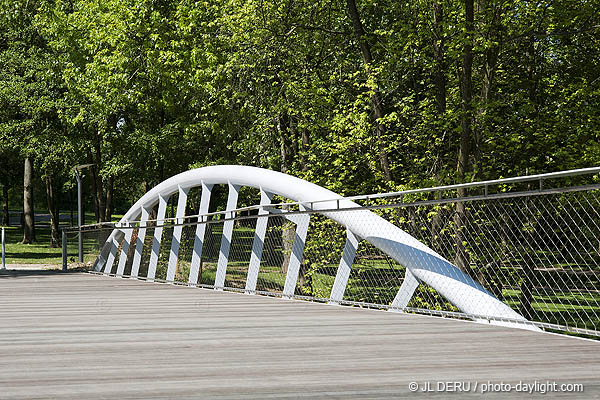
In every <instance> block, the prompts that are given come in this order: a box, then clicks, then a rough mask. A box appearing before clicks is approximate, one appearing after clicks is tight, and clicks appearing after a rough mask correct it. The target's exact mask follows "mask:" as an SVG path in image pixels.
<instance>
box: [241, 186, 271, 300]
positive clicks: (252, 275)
mask: <svg viewBox="0 0 600 400" xmlns="http://www.w3.org/2000/svg"><path fill="white" fill-rule="evenodd" d="M272 198H273V195H272V194H271V193H267V192H265V191H264V190H262V189H261V190H260V204H261V205H263V206H266V205H268V204H271V199H272ZM268 214H269V212H268V211H267V210H265V209H264V208H261V209H260V210H258V215H259V217H258V218H257V219H256V228H255V229H254V241H253V242H252V254H251V255H250V265H249V266H248V277H247V278H246V289H245V290H246V293H250V294H253V293H254V291H255V290H256V283H257V281H258V272H259V270H260V260H261V259H262V253H263V246H264V244H265V234H266V232H267V224H268V222H269V218H268V217H267V216H266V215H268Z"/></svg>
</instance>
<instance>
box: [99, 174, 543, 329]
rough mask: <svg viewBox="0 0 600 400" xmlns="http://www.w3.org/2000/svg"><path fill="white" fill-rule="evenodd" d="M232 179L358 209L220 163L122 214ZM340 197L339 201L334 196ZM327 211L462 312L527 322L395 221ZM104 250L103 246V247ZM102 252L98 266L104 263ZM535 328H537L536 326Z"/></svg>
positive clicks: (326, 206)
mask: <svg viewBox="0 0 600 400" xmlns="http://www.w3.org/2000/svg"><path fill="white" fill-rule="evenodd" d="M202 184H204V185H215V184H229V185H236V186H249V187H254V188H259V189H261V190H263V191H265V192H269V193H274V194H277V195H280V196H283V197H286V198H289V199H291V200H294V201H297V202H307V203H310V202H316V201H320V200H332V201H324V202H319V203H312V205H311V206H312V207H313V210H315V211H319V210H331V209H334V208H336V207H337V206H338V203H339V208H359V207H360V206H359V205H358V204H356V203H354V202H352V201H349V200H343V199H342V197H341V196H339V195H337V194H336V193H334V192H332V191H330V190H327V189H325V188H323V187H320V186H318V185H315V184H313V183H310V182H307V181H304V180H302V179H299V178H296V177H293V176H290V175H286V174H283V173H280V172H275V171H270V170H266V169H261V168H256V167H247V166H236V165H220V166H211V167H204V168H199V169H194V170H191V171H186V172H183V173H181V174H179V175H176V176H173V177H171V178H169V179H167V180H165V181H164V182H162V183H160V184H159V185H157V186H156V187H154V188H152V189H151V190H150V191H149V192H148V193H146V194H145V195H144V196H142V197H141V198H140V199H139V200H138V201H137V202H136V203H135V204H134V205H133V206H132V207H131V208H130V209H129V211H128V212H127V213H126V214H125V215H124V216H123V218H122V219H121V221H122V222H126V221H128V220H129V221H132V220H136V219H137V218H138V217H139V214H140V212H141V211H140V210H142V209H143V208H146V209H148V208H151V207H153V206H154V205H155V204H156V203H157V202H158V199H159V196H160V197H162V198H168V197H169V196H170V195H172V194H173V193H176V192H177V191H178V190H179V188H180V187H181V188H185V189H189V188H192V187H196V186H200V185H202ZM336 199H339V200H336ZM321 213H322V214H323V215H325V216H327V217H329V218H331V219H333V220H335V221H337V222H339V223H340V224H342V225H344V226H345V227H346V228H348V229H349V230H350V231H351V232H353V233H354V234H356V235H357V236H359V237H361V238H363V239H365V240H367V241H368V242H370V243H371V244H373V245H374V246H375V247H377V248H379V249H380V250H382V251H383V252H385V253H386V254H388V255H389V256H390V257H392V258H393V259H394V260H396V261H397V262H399V263H400V264H401V265H403V266H405V267H406V268H408V269H409V270H410V271H411V272H412V274H413V275H414V277H415V278H417V279H418V280H419V281H420V282H424V283H427V284H428V285H429V286H431V287H432V288H434V289H435V290H437V292H438V293H440V294H441V295H442V296H443V297H445V298H446V299H447V300H448V301H450V302H451V303H452V304H454V305H455V306H456V307H458V308H459V309H460V310H461V311H462V312H465V313H468V314H474V315H485V316H489V317H495V318H509V319H516V320H522V321H525V318H523V317H522V316H521V315H520V314H518V313H517V312H515V311H514V310H513V309H511V308H510V307H509V306H507V305H506V304H504V303H503V302H501V301H500V300H498V299H497V298H496V297H494V296H493V295H492V294H491V293H489V292H488V291H487V290H486V289H485V288H484V287H483V286H481V285H480V284H479V283H478V282H476V281H474V280H473V279H472V278H471V277H469V276H468V275H466V274H465V273H463V272H462V271H461V270H460V269H458V268H457V267H455V266H454V265H452V264H451V263H450V262H449V261H448V260H446V259H445V258H443V257H442V256H441V255H439V254H437V253H436V252H435V251H434V250H432V249H431V248H429V247H427V246H426V245H425V244H423V243H421V242H419V241H418V240H417V239H415V238H414V237H412V236H411V235H409V234H408V233H406V232H404V231H403V230H401V229H400V228H398V227H397V226H395V225H393V224H391V223H390V222H388V221H386V220H385V219H383V218H381V217H379V216H378V215H376V214H374V213H372V212H370V211H368V210H365V209H363V210H360V209H359V210H353V211H323V212H321ZM121 235H122V232H120V231H118V230H115V231H113V233H112V234H111V237H110V238H109V240H108V241H107V242H108V243H110V242H111V240H112V239H113V238H117V237H120V236H121ZM103 253H105V250H103ZM102 264H103V262H102V256H101V257H100V258H99V262H97V265H96V270H100V269H101V268H102ZM490 323H492V324H497V325H504V326H518V327H526V326H523V325H521V324H514V323H509V322H502V321H494V320H490ZM532 329H537V328H532Z"/></svg>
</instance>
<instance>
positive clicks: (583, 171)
mask: <svg viewBox="0 0 600 400" xmlns="http://www.w3.org/2000/svg"><path fill="white" fill-rule="evenodd" d="M595 173H600V167H590V168H579V169H573V170H566V171H558V172H549V173H544V174H535V175H526V176H518V177H512V178H502V179H493V180H487V181H479V182H470V183H460V184H454V185H443V186H434V187H428V188H421V189H409V190H402V191H397V192H386V193H372V194H367V195H356V196H346V197H338V198H332V199H323V200H315V201H309V202H306V201H303V202H281V203H273V204H257V205H252V206H247V207H240V208H235V209H232V210H222V211H213V212H209V213H204V214H194V215H186V216H184V217H183V218H181V217H180V218H177V217H172V218H163V219H160V220H159V219H147V220H144V221H142V220H131V221H127V222H126V223H125V224H120V223H118V222H117V223H113V222H101V223H98V224H89V225H82V226H81V227H82V228H83V229H93V228H99V229H103V228H111V229H114V228H129V227H135V226H137V224H140V223H142V222H143V223H145V224H148V223H158V222H163V223H164V222H170V221H175V223H176V225H187V224H186V223H177V220H180V219H188V218H198V219H199V221H197V223H202V222H208V219H209V217H212V216H215V215H225V217H226V218H225V219H236V218H234V217H231V218H228V217H227V215H228V214H229V215H235V214H239V213H241V212H246V211H255V210H265V209H269V208H278V207H290V206H300V205H302V206H304V207H307V208H308V210H307V211H304V212H308V213H310V212H311V209H312V208H313V206H314V204H321V203H335V205H336V207H335V208H331V209H325V210H319V212H323V211H336V210H346V209H353V207H351V208H348V207H343V208H340V202H341V201H356V200H365V201H367V203H368V201H369V200H373V199H381V198H390V197H402V196H404V195H408V194H417V193H431V192H446V191H450V190H456V189H467V188H475V187H483V188H485V189H486V190H485V195H484V196H485V197H488V190H487V188H488V187H489V186H496V185H501V184H509V183H521V182H532V181H539V182H540V185H539V190H538V192H544V190H543V181H544V180H548V179H556V178H565V177H570V176H580V175H589V174H595ZM550 192H552V191H551V190H549V191H548V193H550ZM515 193H518V192H515ZM507 194H508V193H507ZM479 197H481V196H465V197H456V198H454V197H453V198H452V200H454V201H457V200H461V199H467V198H469V199H471V198H473V199H478V198H479ZM401 203H402V200H401ZM366 208H373V207H366ZM299 212H300V213H302V211H299ZM292 213H297V212H292ZM66 230H67V231H68V230H69V228H67V229H66Z"/></svg>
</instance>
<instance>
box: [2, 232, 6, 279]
mask: <svg viewBox="0 0 600 400" xmlns="http://www.w3.org/2000/svg"><path fill="white" fill-rule="evenodd" d="M5 254H6V246H5V243H4V227H2V269H6V256H5Z"/></svg>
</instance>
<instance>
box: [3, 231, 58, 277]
mask: <svg viewBox="0 0 600 400" xmlns="http://www.w3.org/2000/svg"><path fill="white" fill-rule="evenodd" d="M2 232H3V233H4V230H2ZM3 236H4V235H3ZM2 243H4V241H3V242H2ZM2 254H3V255H4V252H3V253H2ZM62 270H63V271H66V270H67V234H66V233H65V231H64V230H63V231H62Z"/></svg>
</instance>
